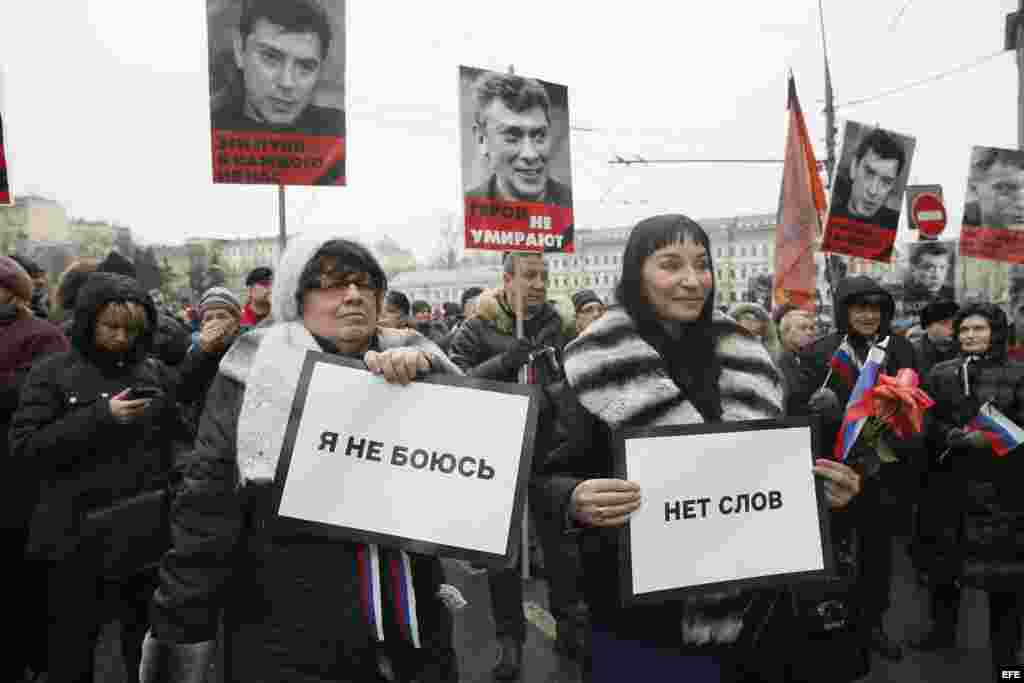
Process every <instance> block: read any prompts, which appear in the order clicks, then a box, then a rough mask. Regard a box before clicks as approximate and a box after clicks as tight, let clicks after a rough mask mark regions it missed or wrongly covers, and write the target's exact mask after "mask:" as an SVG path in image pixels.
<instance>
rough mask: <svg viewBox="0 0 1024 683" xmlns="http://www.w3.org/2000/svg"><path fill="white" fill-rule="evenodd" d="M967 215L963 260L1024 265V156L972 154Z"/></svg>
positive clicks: (992, 151) (991, 151)
mask: <svg viewBox="0 0 1024 683" xmlns="http://www.w3.org/2000/svg"><path fill="white" fill-rule="evenodd" d="M963 215H964V218H963V224H962V226H961V230H960V253H961V254H962V255H963V256H970V257H973V258H979V259H987V260H991V261H1004V262H1007V263H1024V152H1021V151H1018V150H1015V149H999V148H996V147H974V148H973V149H972V150H971V164H970V168H969V169H968V175H967V192H966V194H965V196H964V214H963Z"/></svg>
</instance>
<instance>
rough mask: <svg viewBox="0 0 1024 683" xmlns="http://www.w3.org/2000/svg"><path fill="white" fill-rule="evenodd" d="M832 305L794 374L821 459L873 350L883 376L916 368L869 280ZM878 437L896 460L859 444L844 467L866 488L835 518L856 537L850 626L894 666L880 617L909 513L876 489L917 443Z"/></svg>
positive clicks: (904, 463)
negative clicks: (830, 329)
mask: <svg viewBox="0 0 1024 683" xmlns="http://www.w3.org/2000/svg"><path fill="white" fill-rule="evenodd" d="M835 300H836V306H835V310H836V327H837V328H838V330H837V332H836V333H835V334H830V335H828V336H825V337H822V338H820V339H818V340H816V341H815V342H813V343H812V344H810V345H809V346H808V347H807V349H806V350H805V351H804V352H803V353H802V354H800V373H799V379H798V385H797V386H796V387H795V391H796V392H798V393H800V394H802V395H804V396H810V399H809V401H808V403H807V404H806V407H805V408H804V409H803V410H805V411H809V412H811V413H814V414H817V415H819V416H821V419H822V425H823V429H822V439H821V443H822V444H824V446H823V448H824V449H825V450H826V453H825V454H823V457H827V456H829V455H831V454H832V453H833V448H834V445H835V443H836V438H837V434H838V433H839V429H840V426H841V424H842V420H843V414H844V412H845V410H846V405H847V402H848V401H849V399H850V394H851V393H852V392H853V388H854V386H855V384H856V381H857V378H858V377H859V375H860V372H861V368H862V367H863V365H864V363H865V362H866V360H867V357H868V353H869V352H870V350H871V348H872V347H873V346H874V345H878V344H882V343H884V344H886V352H885V361H884V363H883V364H882V368H881V372H883V373H885V374H887V375H891V376H895V375H896V373H897V372H899V371H900V370H901V369H903V368H910V369H912V370H917V369H918V367H917V354H916V352H915V351H914V347H913V346H912V345H911V344H910V342H909V341H907V340H906V339H905V338H903V337H901V336H899V335H896V334H893V333H892V331H891V327H890V325H891V322H892V319H893V314H894V313H895V309H896V302H895V301H894V299H893V297H892V295H891V294H890V293H889V292H887V291H886V290H884V289H883V288H882V287H880V286H879V285H878V284H877V283H876V282H875V281H874V280H872V279H871V278H869V277H866V276H857V277H850V278H846V279H844V280H842V281H841V282H840V283H839V284H838V286H837V287H836V296H835ZM885 340H888V341H887V342H886V341H885ZM840 346H842V347H843V348H844V349H845V350H846V351H847V353H848V354H849V356H850V362H849V363H848V364H847V365H846V366H845V367H846V368H847V371H846V372H839V371H836V370H834V369H833V368H832V367H831V364H830V361H831V360H832V357H833V355H834V354H835V353H836V351H837V350H838V349H839V348H840ZM882 438H884V439H885V440H886V443H887V444H888V445H889V446H890V447H891V448H892V450H893V452H894V453H895V454H896V456H897V458H899V460H900V462H898V463H892V464H885V465H883V464H881V461H880V459H879V456H878V454H877V452H875V450H874V449H873V448H871V447H870V446H869V445H868V444H867V443H866V442H865V440H864V439H863V438H862V439H859V440H858V441H857V442H856V444H855V445H854V447H853V449H852V450H851V451H850V453H849V456H848V460H847V463H848V464H850V465H851V466H853V467H854V468H855V469H857V470H858V471H859V472H860V473H861V476H862V477H863V481H864V488H863V491H862V492H861V496H860V499H859V500H858V502H857V505H856V506H855V507H854V508H853V509H851V510H849V511H848V512H844V513H842V514H843V515H848V517H842V516H840V517H839V518H836V517H834V518H833V519H836V521H837V524H836V527H837V535H838V536H843V535H848V532H849V531H855V534H856V536H857V539H858V545H859V552H858V554H857V557H856V561H857V571H856V577H857V579H856V592H857V598H858V600H857V603H858V608H859V613H858V614H857V615H856V621H857V625H858V627H859V630H860V632H861V635H862V636H863V643H864V645H866V646H867V647H870V648H871V649H873V650H875V651H877V652H878V653H879V654H881V655H882V656H883V657H885V658H886V659H889V660H892V661H897V660H900V659H902V658H903V648H902V646H901V645H900V644H899V643H897V642H895V641H893V640H891V639H890V638H889V636H888V635H887V634H886V632H885V629H884V628H883V625H882V619H883V617H884V615H885V612H886V611H887V610H888V609H889V605H890V598H889V593H890V587H891V582H892V538H893V530H894V527H895V526H898V525H896V524H894V523H893V517H894V515H895V514H903V513H904V512H905V513H906V514H909V510H906V511H903V510H890V509H887V506H886V505H885V503H884V501H885V500H886V498H885V496H883V494H882V491H883V487H892V486H894V485H895V483H896V482H899V481H900V480H901V479H907V478H908V477H909V474H908V472H909V467H908V465H909V464H910V463H916V461H917V459H918V458H919V455H920V449H921V446H922V442H923V439H922V438H921V436H920V435H914V436H913V437H911V438H909V439H906V440H904V439H900V438H897V437H896V436H895V435H894V434H892V433H890V432H888V431H886V432H885V433H883V435H882ZM893 468H895V469H893ZM901 475H902V476H901ZM897 499H899V498H898V496H897ZM904 502H905V501H904ZM845 527H849V529H847V528H845Z"/></svg>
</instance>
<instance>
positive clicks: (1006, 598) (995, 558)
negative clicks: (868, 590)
mask: <svg viewBox="0 0 1024 683" xmlns="http://www.w3.org/2000/svg"><path fill="white" fill-rule="evenodd" d="M953 336H954V339H956V340H957V342H958V344H959V348H960V356H959V357H958V358H956V359H954V360H950V361H946V362H944V363H939V364H938V365H936V366H935V367H934V368H933V369H932V371H931V373H930V374H929V375H928V379H927V382H926V384H925V390H926V391H927V392H928V395H929V396H931V397H932V398H933V399H934V400H935V406H934V407H933V408H932V410H931V413H930V415H931V420H930V424H929V427H928V438H929V440H930V442H931V446H932V448H930V449H929V451H930V452H931V453H934V454H935V455H936V457H935V460H934V461H933V462H931V463H930V472H929V476H928V490H927V493H926V496H925V499H924V502H923V503H922V510H921V519H922V537H923V541H924V546H925V552H924V555H925V558H926V562H927V563H928V566H927V570H928V571H927V576H928V577H929V578H930V579H931V582H932V584H933V586H932V588H933V592H932V600H931V610H932V619H933V625H932V628H931V630H930V631H929V632H928V633H927V634H926V635H925V637H924V638H922V639H921V640H920V641H919V642H918V643H917V644H916V645H917V646H918V647H919V648H921V649H924V650H936V649H943V648H952V647H953V646H954V645H955V644H956V626H957V612H958V611H959V604H960V588H961V587H964V586H969V587H973V588H978V589H981V590H984V591H987V592H988V597H989V632H990V636H991V642H992V664H993V667H995V666H997V665H1007V664H1010V663H1013V662H1014V661H1015V659H1016V658H1017V657H1019V655H1018V648H1019V647H1020V645H1021V623H1022V614H1024V496H1021V493H1020V486H1021V482H1022V481H1024V460H1022V459H1021V458H1022V455H1024V453H1022V451H1021V449H1019V448H1018V449H1015V450H1014V451H1013V452H1010V453H1006V454H1005V455H1003V456H999V455H997V454H996V453H995V452H994V451H993V448H992V445H991V443H990V441H989V440H988V439H986V438H985V435H984V434H982V433H981V432H980V431H974V430H967V429H966V427H967V425H968V424H969V423H970V422H971V421H972V420H973V419H974V418H975V416H977V415H978V412H979V409H980V408H981V407H982V406H983V405H984V404H986V403H988V404H990V405H991V406H992V407H994V408H995V409H996V410H998V411H999V412H1000V413H1002V415H1004V416H1005V417H1007V418H1009V419H1010V420H1011V421H1013V422H1014V423H1015V424H1016V425H1017V426H1022V427H1024V364H1020V363H1017V362H1014V361H1010V360H1007V357H1006V352H1007V340H1008V338H1009V325H1008V324H1007V321H1006V314H1005V313H1003V311H1002V310H1001V309H1000V308H999V307H997V306H994V305H992V304H981V303H979V304H968V305H967V306H965V307H964V308H963V309H962V310H961V311H960V312H959V313H958V314H957V316H956V318H954V321H953Z"/></svg>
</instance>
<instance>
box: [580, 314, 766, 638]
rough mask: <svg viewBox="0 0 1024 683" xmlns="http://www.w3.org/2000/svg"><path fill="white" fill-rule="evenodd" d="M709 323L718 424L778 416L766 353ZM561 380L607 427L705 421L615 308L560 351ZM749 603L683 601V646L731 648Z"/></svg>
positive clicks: (730, 596) (734, 331)
mask: <svg viewBox="0 0 1024 683" xmlns="http://www.w3.org/2000/svg"><path fill="white" fill-rule="evenodd" d="M711 324H712V325H713V327H714V330H713V332H714V335H713V336H714V339H715V353H716V354H717V355H718V359H719V362H720V363H721V366H722V374H721V376H720V377H719V381H718V385H719V389H720V392H721V397H722V419H723V420H724V421H740V420H756V419H764V418H774V417H780V416H781V415H782V399H783V390H782V379H781V376H780V374H779V371H778V370H777V369H776V368H775V365H774V364H773V363H772V360H771V357H770V356H769V354H768V350H767V349H765V347H764V345H762V344H761V342H760V341H758V340H757V339H755V338H754V337H753V336H752V335H750V334H749V333H747V332H746V330H744V329H743V328H741V327H739V326H738V325H737V324H736V323H735V322H733V321H732V320H731V319H730V318H727V317H725V316H722V315H719V314H716V315H715V318H714V319H713V320H712V323H711ZM565 375H566V379H567V380H568V382H569V384H570V386H572V388H573V389H574V390H575V392H576V395H577V397H578V398H579V401H580V403H581V404H582V405H583V407H584V408H586V409H587V410H588V411H589V412H591V413H593V414H594V415H595V416H596V417H598V418H599V419H600V420H602V421H603V422H605V423H606V424H608V425H609V426H610V427H611V428H612V429H618V428H619V427H623V426H655V425H678V424H696V423H701V422H703V421H704V419H703V417H702V416H701V414H700V413H699V412H697V409H696V408H694V407H693V404H692V403H691V402H690V401H688V400H686V399H684V397H683V396H682V392H681V391H680V389H679V387H678V386H677V385H676V383H675V382H673V381H672V379H671V377H670V376H669V373H668V370H667V368H666V367H665V362H664V360H663V359H662V357H661V355H660V354H659V353H658V352H657V351H656V350H655V349H654V347H652V346H651V345H650V344H648V343H647V342H646V341H645V340H644V339H643V338H642V337H641V336H640V333H639V332H638V331H637V328H636V324H635V323H634V322H633V320H632V319H631V318H630V317H629V316H628V315H627V314H626V313H625V311H623V310H622V309H621V308H613V309H612V310H610V311H608V312H607V313H605V315H604V316H602V317H601V318H600V319H598V320H597V321H595V322H594V323H593V324H592V325H591V326H590V328H589V329H588V333H587V334H586V335H584V336H581V337H578V338H577V339H575V340H574V341H573V342H572V343H570V344H569V345H568V346H567V347H566V349H565ZM752 604H753V595H752V594H751V593H749V592H745V591H742V590H738V589H733V590H724V591H715V592H711V593H704V594H700V595H694V596H692V597H689V598H687V599H686V600H685V601H684V602H683V603H682V605H681V610H682V623H681V629H682V640H683V642H684V643H685V644H688V645H708V644H711V643H715V644H719V645H723V644H729V643H734V642H735V641H736V640H737V639H738V638H739V636H740V633H741V632H742V630H743V628H744V622H745V621H746V619H747V613H748V612H749V610H750V608H751V605H752Z"/></svg>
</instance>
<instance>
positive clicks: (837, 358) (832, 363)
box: [825, 338, 857, 387]
mask: <svg viewBox="0 0 1024 683" xmlns="http://www.w3.org/2000/svg"><path fill="white" fill-rule="evenodd" d="M828 367H829V372H834V373H835V374H836V375H837V376H838V377H839V378H840V379H842V380H843V382H844V383H845V384H846V386H848V387H852V386H854V384H856V377H857V370H856V367H855V365H854V360H853V350H852V349H851V348H850V344H849V342H847V341H846V339H845V338H844V339H843V343H842V344H840V345H839V348H837V349H836V352H835V353H833V354H832V358H830V359H829V361H828ZM825 383H826V384H827V383H828V381H827V380H826V382H825Z"/></svg>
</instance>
